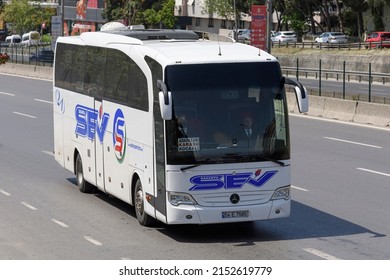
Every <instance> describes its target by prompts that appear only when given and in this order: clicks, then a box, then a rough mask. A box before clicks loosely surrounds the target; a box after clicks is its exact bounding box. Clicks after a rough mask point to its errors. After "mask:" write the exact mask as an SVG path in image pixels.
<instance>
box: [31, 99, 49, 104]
mask: <svg viewBox="0 0 390 280" xmlns="http://www.w3.org/2000/svg"><path fill="white" fill-rule="evenodd" d="M34 100H35V101H38V102H42V103H48V104H53V101H48V100H43V99H34Z"/></svg>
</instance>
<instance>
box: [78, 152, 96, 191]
mask: <svg viewBox="0 0 390 280" xmlns="http://www.w3.org/2000/svg"><path fill="white" fill-rule="evenodd" d="M76 179H77V186H78V187H79V190H80V191H81V192H82V193H90V192H92V191H93V189H94V188H93V186H92V185H91V184H90V183H88V182H87V181H85V179H84V172H83V162H82V161H81V156H80V155H79V154H78V155H77V158H76Z"/></svg>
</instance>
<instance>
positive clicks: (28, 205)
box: [21, 201, 38, 211]
mask: <svg viewBox="0 0 390 280" xmlns="http://www.w3.org/2000/svg"><path fill="white" fill-rule="evenodd" d="M21 203H22V204H23V205H24V206H26V207H27V208H29V209H31V210H34V211H36V210H38V209H37V208H35V207H34V206H32V205H31V204H28V203H27V202H24V201H22V202H21Z"/></svg>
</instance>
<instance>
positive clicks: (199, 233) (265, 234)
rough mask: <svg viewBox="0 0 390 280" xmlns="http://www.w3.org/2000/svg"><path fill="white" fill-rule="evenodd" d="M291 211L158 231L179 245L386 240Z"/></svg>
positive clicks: (304, 210) (313, 213)
mask: <svg viewBox="0 0 390 280" xmlns="http://www.w3.org/2000/svg"><path fill="white" fill-rule="evenodd" d="M291 208H292V209H291V216H290V217H289V218H283V219H274V220H266V221H257V222H247V223H232V224H218V225H201V226H198V225H178V226H166V227H164V228H160V229H158V230H159V231H160V232H161V233H163V234H165V235H167V236H169V237H170V238H172V239H174V240H176V241H178V242H185V243H197V242H202V243H215V242H241V244H242V246H245V245H251V244H253V243H255V242H266V241H280V240H297V239H306V238H326V237H334V236H344V235H354V234H362V233H369V234H371V235H372V237H375V238H378V237H384V236H385V235H383V234H380V233H376V232H373V231H371V230H369V229H367V228H365V227H362V226H359V225H357V224H354V223H351V222H349V221H347V220H344V219H341V218H339V217H336V216H333V215H330V214H328V213H325V212H323V211H320V210H318V209H315V208H313V207H310V206H307V205H305V204H302V203H299V202H297V201H292V205H291Z"/></svg>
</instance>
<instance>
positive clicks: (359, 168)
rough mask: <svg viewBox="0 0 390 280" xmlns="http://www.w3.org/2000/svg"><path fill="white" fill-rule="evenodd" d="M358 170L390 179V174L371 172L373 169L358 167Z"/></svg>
mask: <svg viewBox="0 0 390 280" xmlns="http://www.w3.org/2000/svg"><path fill="white" fill-rule="evenodd" d="M356 169H357V170H361V171H365V172H370V173H374V174H378V175H383V176H387V177H390V174H389V173H383V172H379V171H375V170H371V169H366V168H361V167H358V168H356Z"/></svg>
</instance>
